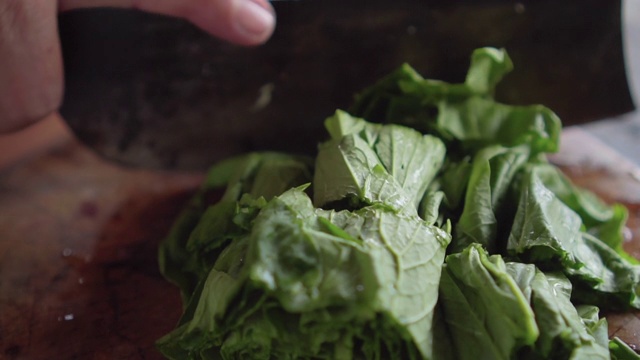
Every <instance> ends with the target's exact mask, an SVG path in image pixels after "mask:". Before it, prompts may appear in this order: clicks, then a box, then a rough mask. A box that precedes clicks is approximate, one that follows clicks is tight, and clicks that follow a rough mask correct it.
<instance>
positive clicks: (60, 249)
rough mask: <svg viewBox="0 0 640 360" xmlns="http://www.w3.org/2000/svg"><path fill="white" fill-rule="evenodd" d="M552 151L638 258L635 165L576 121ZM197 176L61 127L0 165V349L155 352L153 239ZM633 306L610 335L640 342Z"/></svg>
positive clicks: (166, 313)
mask: <svg viewBox="0 0 640 360" xmlns="http://www.w3.org/2000/svg"><path fill="white" fill-rule="evenodd" d="M1 141H2V139H1V138H0V143H1ZM0 150H1V149H0ZM0 152H1V151H0ZM553 161H555V162H556V163H558V164H560V165H562V166H563V168H564V169H565V170H566V172H567V173H568V174H569V175H570V176H571V177H572V178H573V179H574V180H575V181H576V182H577V183H578V184H580V185H583V186H586V187H588V188H591V189H593V190H594V191H596V192H598V193H599V194H600V195H602V196H603V197H605V198H606V199H607V200H608V201H618V202H623V203H625V204H626V205H627V206H628V207H629V209H630V213H631V219H630V221H629V229H628V234H627V235H628V239H629V241H628V242H627V243H626V244H625V245H626V248H627V250H628V251H630V252H631V253H632V254H634V255H635V256H636V257H639V258H640V175H639V174H640V172H639V170H638V169H636V168H635V167H634V166H633V165H631V164H629V163H628V162H626V161H625V159H623V158H621V157H619V155H618V154H616V153H615V152H613V151H611V150H610V149H609V148H607V147H606V146H605V145H603V144H601V143H598V142H597V141H596V140H595V139H593V138H592V137H590V136H589V135H587V134H586V133H584V132H582V131H580V130H578V129H575V131H574V130H572V129H569V130H567V131H566V132H565V134H564V137H563V148H562V152H561V153H560V154H558V155H557V156H554V157H553ZM201 180H202V174H184V173H162V172H149V171H142V170H134V169H125V168H122V167H118V166H115V165H113V164H109V163H107V162H105V161H103V160H102V159H100V158H98V157H96V156H95V155H93V154H92V153H90V152H89V151H87V150H86V149H85V148H83V147H82V146H80V145H79V144H77V143H76V142H74V141H73V140H71V139H70V138H69V137H67V138H65V141H57V145H55V146H53V147H52V148H48V149H47V151H45V152H42V153H40V154H39V155H37V156H31V157H29V158H26V159H22V161H20V162H15V161H14V162H13V165H12V166H10V167H7V166H5V167H4V169H2V168H0V359H62V360H64V359H83V360H84V359H125V360H126V359H131V360H133V359H161V358H162V357H161V356H160V354H159V353H158V352H157V351H156V350H155V348H154V341H155V340H156V339H157V338H159V337H160V336H161V335H163V334H165V333H167V332H168V331H169V330H171V329H172V328H173V326H174V325H175V323H176V321H177V320H178V317H179V316H180V308H181V304H180V298H179V294H178V291H177V289H176V288H175V287H174V286H172V285H170V284H169V283H167V282H166V281H165V280H164V279H163V278H162V277H161V276H160V274H159V272H158V270H157V262H156V246H157V244H158V241H159V240H161V239H162V237H163V236H164V235H165V234H166V232H167V230H168V229H169V227H170V225H171V223H172V221H173V219H174V218H175V216H176V215H177V212H178V211H179V210H180V209H181V207H182V205H183V204H184V202H185V200H186V199H188V197H189V196H190V195H191V194H192V193H193V191H194V190H195V189H196V188H197V186H198V185H199V183H200V182H201ZM639 315H640V313H633V314H631V313H626V314H608V319H609V325H610V326H609V330H610V334H611V335H616V336H619V337H621V338H623V339H624V340H626V341H627V342H629V343H631V344H634V345H639V346H640V340H639V339H638V334H640V318H639Z"/></svg>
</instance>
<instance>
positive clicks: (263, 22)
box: [236, 0, 276, 37]
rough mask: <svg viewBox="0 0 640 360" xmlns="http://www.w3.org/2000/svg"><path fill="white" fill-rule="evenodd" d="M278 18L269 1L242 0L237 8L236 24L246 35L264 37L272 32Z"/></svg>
mask: <svg viewBox="0 0 640 360" xmlns="http://www.w3.org/2000/svg"><path fill="white" fill-rule="evenodd" d="M275 22H276V19H275V17H274V15H273V12H272V11H271V9H270V8H269V5H268V3H267V2H264V1H260V0H241V1H240V4H238V9H237V10H236V25H237V26H238V30H239V31H240V32H241V33H243V34H244V35H247V36H251V37H263V36H267V35H269V34H271V32H272V31H273V27H274V25H275Z"/></svg>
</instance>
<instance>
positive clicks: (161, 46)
mask: <svg viewBox="0 0 640 360" xmlns="http://www.w3.org/2000/svg"><path fill="white" fill-rule="evenodd" d="M273 5H274V7H275V9H276V12H277V15H278V26H277V29H276V32H275V33H274V36H273V38H272V39H271V40H270V41H269V42H268V43H267V44H266V45H264V46H259V47H254V48H244V47H239V46H234V45H230V44H227V43H224V42H221V41H219V40H216V39H213V38H211V37H209V36H208V35H206V34H204V33H203V32H202V31H200V30H198V29H196V28H195V27H193V26H191V25H190V24H188V23H186V22H184V21H181V20H177V19H172V18H167V17H163V16H157V15H150V14H143V13H140V12H134V11H123V10H115V9H93V10H82V11H74V12H69V13H66V14H63V15H61V17H60V36H61V40H62V45H63V54H64V61H65V74H66V75H65V81H66V92H65V98H64V103H63V107H62V109H61V113H62V115H63V117H64V118H65V120H66V121H67V122H68V124H69V125H70V127H71V128H72V130H73V132H74V133H75V134H76V136H77V137H78V138H79V139H80V140H82V141H83V142H84V143H86V144H87V145H88V146H90V147H91V148H93V149H95V150H96V151H97V152H98V153H100V154H102V155H103V156H105V157H107V158H109V159H113V160H116V161H118V162H121V163H124V164H130V165H136V166H144V167H160V168H179V169H204V168H206V167H208V166H210V165H211V164H212V163H214V162H215V161H218V160H220V159H222V158H226V157H229V156H232V155H234V154H238V153H241V152H247V151H254V150H278V151H290V152H300V153H313V152H314V151H315V149H316V146H317V143H318V141H320V140H322V139H323V138H324V136H325V135H324V134H325V132H324V130H323V120H324V119H325V118H326V117H327V116H329V115H331V114H332V113H333V112H334V111H335V109H336V108H346V107H348V106H349V104H350V102H351V100H352V96H353V94H354V93H355V92H357V91H359V90H360V89H362V88H363V87H365V86H367V85H370V84H372V83H373V82H375V80H376V79H378V78H379V77H381V76H383V75H385V74H387V73H389V72H390V71H392V70H393V69H395V68H396V67H398V66H399V65H401V64H402V63H404V62H407V63H410V64H411V65H412V66H414V67H415V68H416V69H417V70H418V71H419V72H421V73H422V74H423V75H424V76H425V77H429V78H439V79H443V80H447V81H460V80H462V79H463V78H464V75H465V71H466V69H467V67H468V63H469V55H470V54H471V52H472V51H473V49H475V48H478V47H482V46H496V47H504V48H506V49H507V51H508V52H509V54H510V55H511V57H512V58H513V61H514V64H515V66H516V68H515V70H514V72H513V73H512V74H510V75H509V76H507V78H506V79H505V80H504V82H503V84H501V85H500V87H499V89H498V93H497V95H496V97H497V98H498V99H499V100H501V101H504V102H507V103H514V104H530V103H543V104H545V105H547V106H549V107H551V108H552V109H553V110H555V111H556V112H557V113H558V114H559V115H560V116H561V118H562V119H563V121H564V122H565V123H567V124H572V123H580V122H585V121H589V120H593V119H598V118H602V117H605V116H611V115H614V114H619V113H623V112H626V111H629V110H632V109H633V103H632V101H631V96H630V93H629V89H628V85H627V80H626V73H625V65H624V56H623V48H622V35H621V16H620V11H621V3H620V1H609V0H567V1H561V2H558V1H553V0H540V1H535V2H534V1H532V2H514V1H475V2H471V1H469V2H465V1H462V2H460V1H458V2H449V1H426V0H369V1H355V0H305V1H276V2H274V3H273Z"/></svg>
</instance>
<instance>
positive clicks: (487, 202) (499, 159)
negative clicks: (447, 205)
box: [451, 146, 529, 253]
mask: <svg viewBox="0 0 640 360" xmlns="http://www.w3.org/2000/svg"><path fill="white" fill-rule="evenodd" d="M528 158H529V152H528V149H527V147H519V148H505V147H502V146H492V147H488V148H485V149H483V150H481V151H479V152H478V153H477V154H476V156H475V158H474V160H473V164H472V168H471V175H470V177H469V183H468V185H467V192H466V196H465V201H464V207H463V210H462V214H461V215H460V218H459V220H458V222H457V224H456V228H455V234H456V237H455V239H454V243H453V245H452V249H451V251H453V252H458V251H462V249H464V248H465V247H467V246H468V245H469V244H472V243H479V244H482V245H483V246H484V247H485V248H486V249H487V251H489V253H496V252H497V251H498V249H499V245H502V244H498V242H497V236H498V230H499V229H498V226H499V224H509V223H510V220H511V217H510V216H509V217H506V219H505V216H503V210H504V209H503V206H502V204H503V202H504V201H505V196H506V195H507V191H508V190H509V187H510V185H511V180H512V179H513V178H514V176H515V174H516V173H517V172H518V171H519V170H520V169H521V168H522V166H523V165H524V164H525V162H526V161H527V160H528ZM499 220H501V221H499Z"/></svg>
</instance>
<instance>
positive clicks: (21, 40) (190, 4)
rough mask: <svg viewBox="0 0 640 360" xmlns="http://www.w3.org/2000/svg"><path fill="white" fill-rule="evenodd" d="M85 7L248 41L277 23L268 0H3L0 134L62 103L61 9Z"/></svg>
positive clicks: (0, 16)
mask: <svg viewBox="0 0 640 360" xmlns="http://www.w3.org/2000/svg"><path fill="white" fill-rule="evenodd" d="M86 7H119V8H129V9H138V10H142V11H146V12H151V13H158V14H163V15H170V16H175V17H179V18H184V19H186V20H188V21H190V22H191V23H193V24H194V25H196V26H198V27H199V28H201V29H202V30H204V31H206V32H208V33H210V34H211V35H212V36H215V37H218V38H220V39H223V40H227V41H229V42H232V43H236V44H240V45H247V46H252V45H259V44H262V43H264V42H266V41H267V40H268V39H269V37H270V36H271V34H272V33H273V30H274V27H275V14H274V12H273V8H272V7H271V5H270V4H269V3H268V1H267V0H58V1H56V0H0V133H8V132H12V131H17V130H20V129H22V128H25V127H27V126H29V125H31V124H33V123H35V122H37V121H39V120H41V119H43V118H45V117H46V116H48V115H50V114H52V113H54V112H56V110H57V109H58V108H59V107H60V103H61V101H62V95H63V91H64V84H63V78H64V76H63V73H62V68H63V66H62V55H61V51H60V41H59V39H58V32H57V14H58V12H61V11H66V10H72V9H77V8H86Z"/></svg>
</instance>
